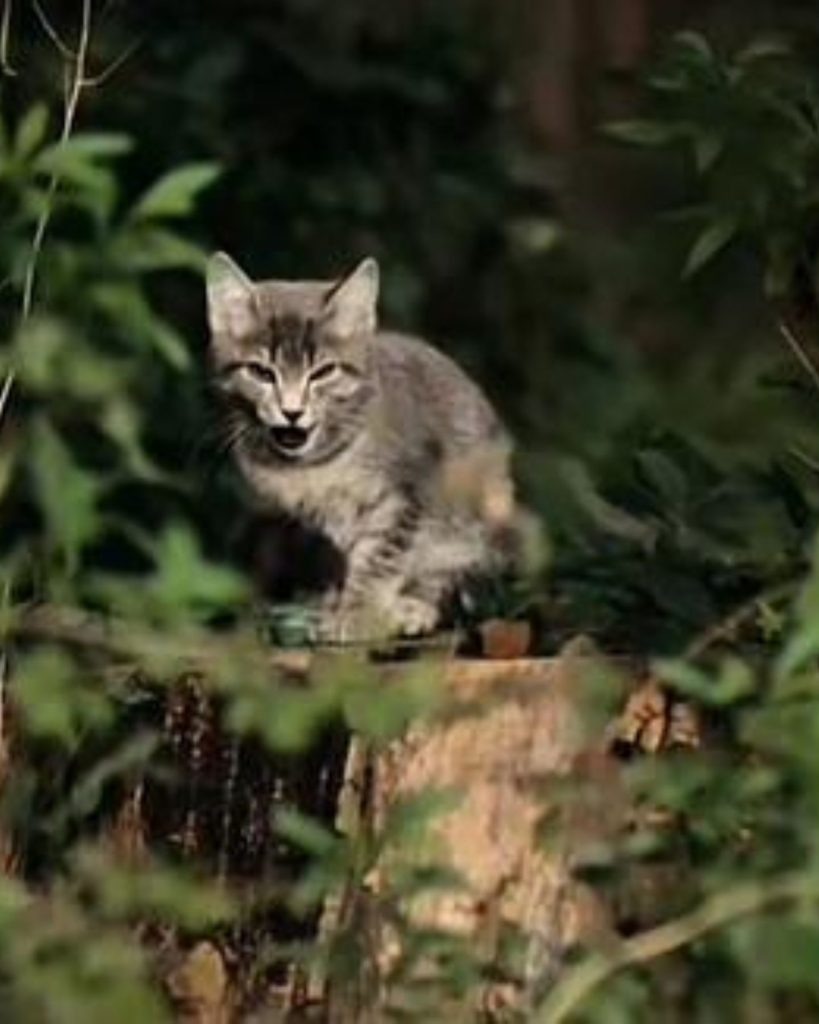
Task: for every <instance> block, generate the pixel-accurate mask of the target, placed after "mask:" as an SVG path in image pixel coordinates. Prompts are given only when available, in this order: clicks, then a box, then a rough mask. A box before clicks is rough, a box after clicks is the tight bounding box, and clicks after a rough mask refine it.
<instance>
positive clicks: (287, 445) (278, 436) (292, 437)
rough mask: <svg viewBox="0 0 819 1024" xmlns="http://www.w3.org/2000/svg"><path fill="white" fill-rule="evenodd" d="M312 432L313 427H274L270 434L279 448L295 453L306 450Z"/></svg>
mask: <svg viewBox="0 0 819 1024" xmlns="http://www.w3.org/2000/svg"><path fill="white" fill-rule="evenodd" d="M312 431H313V428H312V427H309V428H305V427H272V428H271V430H270V433H271V436H272V438H273V443H274V444H275V445H276V447H277V448H280V449H281V450H282V451H285V452H293V453H295V452H298V451H300V450H301V449H302V448H304V446H305V445H306V444H307V442H308V440H309V439H310V434H311V433H312Z"/></svg>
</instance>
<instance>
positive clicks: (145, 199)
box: [131, 163, 220, 220]
mask: <svg viewBox="0 0 819 1024" xmlns="http://www.w3.org/2000/svg"><path fill="white" fill-rule="evenodd" d="M219 174H220V168H219V165H218V164H215V163H197V164H188V165H187V166H185V167H178V168H176V169H175V170H173V171H169V172H168V173H167V174H166V175H164V176H163V177H161V178H160V179H159V180H158V181H157V182H155V183H154V184H153V185H152V186H151V187H150V188H149V189H148V191H147V192H146V193H145V194H144V195H143V196H142V197H141V198H140V199H139V200H138V201H137V202H136V204H135V205H134V206H133V208H132V209H131V217H132V218H134V219H136V220H151V219H162V218H165V217H184V216H186V215H187V214H189V213H190V212H191V211H192V210H193V204H194V202H195V200H196V198H197V197H198V195H199V193H200V192H201V191H203V189H206V188H207V187H208V186H209V185H211V184H212V183H213V182H214V181H215V180H216V179H217V178H218V177H219Z"/></svg>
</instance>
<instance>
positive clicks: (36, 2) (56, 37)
mask: <svg viewBox="0 0 819 1024" xmlns="http://www.w3.org/2000/svg"><path fill="white" fill-rule="evenodd" d="M31 6H32V7H33V8H34V13H35V14H36V15H37V20H38V21H39V22H40V26H41V27H42V30H43V32H45V34H46V35H47V36H48V38H49V39H50V40H51V42H52V43H54V45H55V46H56V47H57V49H58V50H59V51H60V53H61V54H62V55H63V57H65V59H66V60H67V61H75V60H76V59H77V55H76V53H74V51H73V50H72V49H71V47H69V46H67V45H66V44H65V43H64V42H63V40H62V38H61V37H60V33H59V32H58V31H57V29H56V28H54V25H53V24H52V23H51V21H50V20H49V18H48V15H47V14H46V12H45V8H44V7H43V6H42V4H41V3H40V0H31Z"/></svg>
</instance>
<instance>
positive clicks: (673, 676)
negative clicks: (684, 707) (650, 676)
mask: <svg viewBox="0 0 819 1024" xmlns="http://www.w3.org/2000/svg"><path fill="white" fill-rule="evenodd" d="M656 669H657V673H658V675H659V677H660V678H661V679H663V680H665V681H666V682H668V683H671V684H672V685H673V686H674V688H675V689H676V690H677V691H678V692H679V693H681V694H683V696H686V697H693V698H695V699H697V700H700V701H702V702H703V703H704V704H709V705H711V706H712V707H724V706H726V705H729V704H733V703H735V702H736V701H738V700H742V699H743V698H744V697H747V696H749V695H750V694H751V693H753V692H754V691H755V690H756V679H755V678H754V674H753V672H752V671H751V669H750V668H749V667H748V666H747V665H746V664H745V662H743V661H740V660H739V659H738V658H726V659H725V660H724V661H723V662H722V663H721V665H720V668H719V672H718V674H717V676H716V678H714V677H713V676H711V675H709V674H708V673H707V672H703V671H701V670H700V669H697V668H694V666H692V665H689V664H687V663H686V662H684V661H673V660H670V659H666V660H661V661H659V662H658V663H657V665H656Z"/></svg>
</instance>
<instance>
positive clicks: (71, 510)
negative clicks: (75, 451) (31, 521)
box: [29, 416, 102, 566]
mask: <svg viewBox="0 0 819 1024" xmlns="http://www.w3.org/2000/svg"><path fill="white" fill-rule="evenodd" d="M29 460H30V472H31V475H32V478H33V483H34V491H35V494H36V496H37V500H38V503H39V505H40V509H41V511H42V513H43V516H44V518H45V524H46V532H47V537H48V541H49V544H50V546H52V547H54V548H57V549H58V550H60V551H62V552H63V553H64V554H65V556H66V558H67V560H68V563H69V565H70V566H73V565H75V564H76V561H77V558H78V556H79V554H80V551H81V550H82V548H83V547H85V545H87V544H88V543H89V541H91V540H93V539H94V537H96V535H97V534H98V532H99V530H100V528H101V520H100V515H99V509H98V503H99V499H100V495H101V491H102V487H101V484H100V481H99V480H98V479H97V477H96V476H95V475H94V474H93V473H91V471H89V470H86V469H83V468H81V467H80V466H79V465H78V464H77V462H76V461H75V460H74V457H73V455H72V453H71V450H70V449H69V448H68V446H67V445H66V444H65V442H64V441H63V440H62V439H61V438H60V436H59V435H58V434H57V432H56V431H55V430H54V428H53V427H52V425H51V423H50V422H49V421H48V420H47V419H46V418H45V417H42V416H41V417H38V418H37V419H36V420H35V422H34V425H33V427H32V438H31V444H30V448H29Z"/></svg>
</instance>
